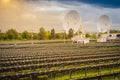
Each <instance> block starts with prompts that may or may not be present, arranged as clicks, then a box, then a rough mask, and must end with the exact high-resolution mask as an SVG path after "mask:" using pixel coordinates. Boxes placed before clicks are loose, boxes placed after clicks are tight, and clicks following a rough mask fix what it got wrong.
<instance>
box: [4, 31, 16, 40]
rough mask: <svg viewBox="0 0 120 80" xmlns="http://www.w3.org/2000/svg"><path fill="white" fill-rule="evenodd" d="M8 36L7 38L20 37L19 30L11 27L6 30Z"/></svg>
mask: <svg viewBox="0 0 120 80" xmlns="http://www.w3.org/2000/svg"><path fill="white" fill-rule="evenodd" d="M6 37H7V39H10V40H12V39H17V38H18V32H17V31H16V30H15V29H9V30H8V31H6Z"/></svg>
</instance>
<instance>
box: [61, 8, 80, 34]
mask: <svg viewBox="0 0 120 80" xmlns="http://www.w3.org/2000/svg"><path fill="white" fill-rule="evenodd" d="M80 26H81V18H80V16H79V13H78V12H77V11H76V10H71V11H69V12H68V13H67V14H66V15H65V18H64V24H63V28H64V30H65V32H66V33H68V31H69V29H70V28H72V29H73V31H74V33H76V32H77V31H78V29H79V27H80Z"/></svg>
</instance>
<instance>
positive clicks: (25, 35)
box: [0, 27, 120, 40]
mask: <svg viewBox="0 0 120 80" xmlns="http://www.w3.org/2000/svg"><path fill="white" fill-rule="evenodd" d="M110 32H111V33H116V32H118V33H120V31H119V30H111V31H110ZM79 34H81V32H80V33H79ZM74 35H76V34H74V31H73V29H69V31H68V34H66V33H65V32H61V33H56V32H55V29H54V28H53V29H51V30H50V31H46V30H45V28H44V27H41V28H40V29H39V32H38V33H31V32H28V31H24V32H22V33H18V32H17V31H16V30H15V29H9V30H7V31H6V32H4V33H2V31H1V30H0V40H31V39H33V40H54V39H64V38H65V39H70V38H72V37H73V36H74ZM85 37H87V38H91V39H96V38H97V34H96V33H93V34H90V33H86V34H85Z"/></svg>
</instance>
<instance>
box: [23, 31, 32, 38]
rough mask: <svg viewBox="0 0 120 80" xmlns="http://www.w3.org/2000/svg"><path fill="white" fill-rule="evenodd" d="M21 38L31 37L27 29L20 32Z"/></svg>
mask: <svg viewBox="0 0 120 80" xmlns="http://www.w3.org/2000/svg"><path fill="white" fill-rule="evenodd" d="M22 38H23V39H30V38H31V34H30V33H29V32H28V31H24V32H23V33H22Z"/></svg>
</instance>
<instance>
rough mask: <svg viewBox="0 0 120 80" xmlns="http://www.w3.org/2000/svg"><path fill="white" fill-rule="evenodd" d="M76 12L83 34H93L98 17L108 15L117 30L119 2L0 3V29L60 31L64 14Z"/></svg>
mask: <svg viewBox="0 0 120 80" xmlns="http://www.w3.org/2000/svg"><path fill="white" fill-rule="evenodd" d="M70 10H76V11H77V12H78V13H79V16H80V19H81V21H82V25H83V28H84V30H85V31H86V32H96V31H97V21H98V19H99V17H100V16H101V15H108V16H109V18H110V21H111V29H117V30H120V1H119V0H0V30H2V32H5V31H7V30H8V29H11V28H13V29H16V30H17V31H18V32H23V31H25V30H27V31H29V32H38V31H39V28H40V27H44V28H45V29H46V31H47V30H51V29H52V28H54V29H55V30H56V32H62V31H64V28H63V26H64V23H65V22H64V19H65V15H66V14H67V13H68V12H69V11H70Z"/></svg>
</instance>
